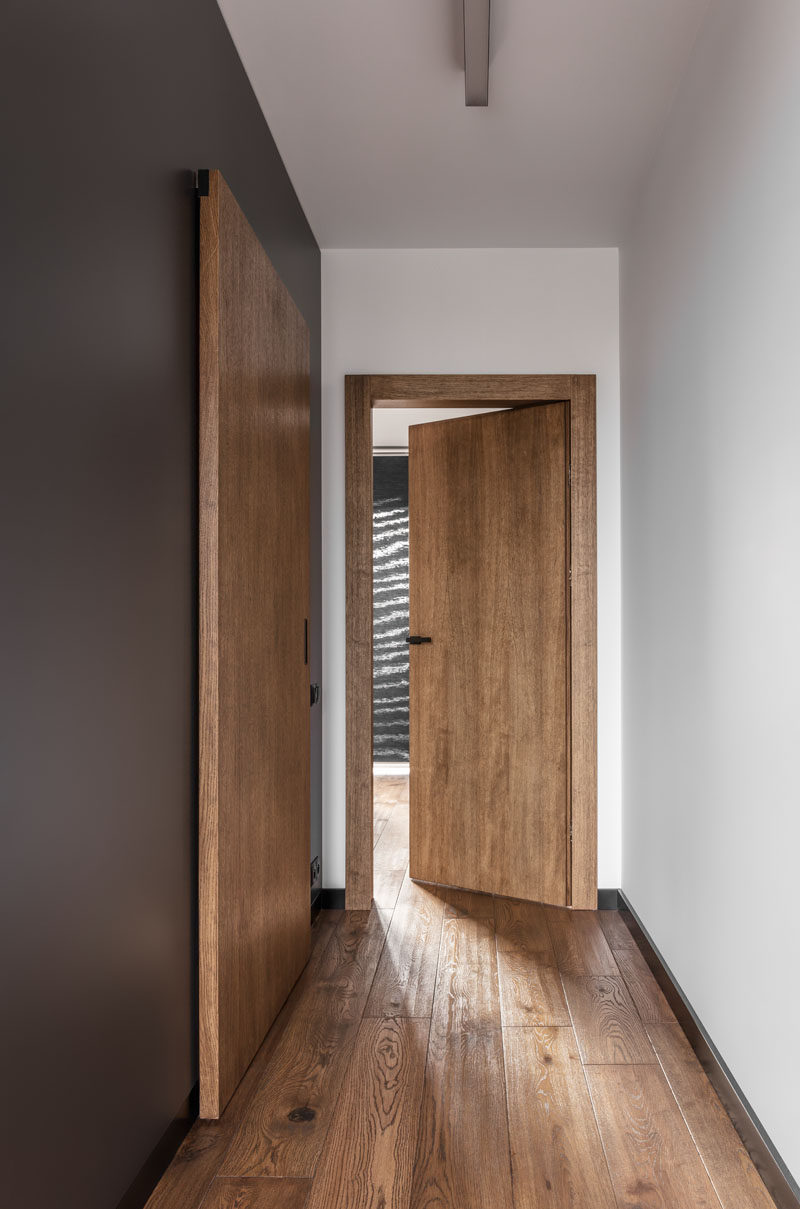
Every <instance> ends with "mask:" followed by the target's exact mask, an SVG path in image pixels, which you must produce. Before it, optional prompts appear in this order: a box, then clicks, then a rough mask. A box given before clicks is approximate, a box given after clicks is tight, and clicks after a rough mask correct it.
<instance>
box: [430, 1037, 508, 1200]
mask: <svg viewBox="0 0 800 1209" xmlns="http://www.w3.org/2000/svg"><path fill="white" fill-rule="evenodd" d="M511 1198H512V1194H511V1161H510V1156H509V1142H508V1125H507V1117H506V1105H505V1088H504V1074H503V1041H502V1033H501V1031H500V1030H499V1029H491V1030H489V1031H487V1032H471V1033H463V1032H462V1033H453V1034H451V1035H450V1036H448V1037H437V1036H436V1035H435V1034H434V1033H432V1034H431V1039H430V1044H429V1047H428V1059H427V1063H426V1067H425V1086H424V1090H423V1094H422V1108H421V1112H420V1122H419V1136H418V1141H417V1152H416V1157H415V1160H414V1176H413V1183H412V1188H411V1200H410V1203H409V1209H511V1205H512V1199H511Z"/></svg>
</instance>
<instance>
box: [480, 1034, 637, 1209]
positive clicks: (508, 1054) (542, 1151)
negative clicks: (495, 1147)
mask: <svg viewBox="0 0 800 1209" xmlns="http://www.w3.org/2000/svg"><path fill="white" fill-rule="evenodd" d="M503 1046H504V1050H505V1072H506V1087H507V1089H508V1122H509V1133H510V1138H511V1170H512V1178H513V1187H514V1209H616V1201H615V1199H614V1193H613V1190H612V1187H611V1180H610V1178H609V1174H608V1167H607V1166H606V1160H605V1155H604V1154H603V1147H602V1144H601V1141H600V1135H599V1133H598V1131H597V1125H596V1122H595V1118H594V1113H593V1111H592V1104H591V1100H590V1099H589V1091H588V1088H587V1086H586V1080H585V1078H584V1074H583V1068H582V1066H581V1062H580V1058H579V1056H578V1047H577V1045H576V1043H575V1037H574V1035H573V1032H572V1029H571V1028H512V1029H504V1030H503Z"/></svg>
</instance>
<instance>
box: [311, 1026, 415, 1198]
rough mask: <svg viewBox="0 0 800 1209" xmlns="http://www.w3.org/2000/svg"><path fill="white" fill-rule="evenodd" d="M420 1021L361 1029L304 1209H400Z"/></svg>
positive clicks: (406, 1188) (409, 1154)
mask: <svg viewBox="0 0 800 1209" xmlns="http://www.w3.org/2000/svg"><path fill="white" fill-rule="evenodd" d="M427 1048H428V1021H427V1020H393V1019H378V1020H365V1021H363V1022H362V1024H361V1026H360V1028H359V1032H358V1038H357V1040H356V1045H355V1049H354V1052H353V1057H352V1060H351V1062H350V1068H349V1071H348V1075H347V1079H346V1081H345V1084H344V1087H343V1088H342V1093H341V1095H340V1097H339V1102H338V1104H337V1106H336V1112H335V1114H334V1119H333V1123H332V1125H331V1128H330V1131H329V1133H328V1137H327V1141H326V1143H325V1148H324V1150H323V1153H322V1156H321V1158H320V1162H319V1168H318V1171H317V1175H316V1178H315V1180H314V1187H313V1191H312V1194H311V1198H310V1201H309V1209H332V1207H333V1206H349V1207H351V1209H361V1207H363V1209H368V1207H369V1209H407V1206H408V1198H409V1193H410V1189H411V1177H412V1166H413V1162H414V1154H415V1149H416V1141H417V1129H418V1123H419V1107H420V1099H421V1096H422V1081H423V1075H424V1072H425V1056H426V1052H427Z"/></svg>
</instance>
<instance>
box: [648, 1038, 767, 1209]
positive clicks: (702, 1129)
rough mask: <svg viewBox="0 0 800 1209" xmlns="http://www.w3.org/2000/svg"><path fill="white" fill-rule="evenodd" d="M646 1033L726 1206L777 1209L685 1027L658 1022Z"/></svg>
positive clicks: (734, 1208)
mask: <svg viewBox="0 0 800 1209" xmlns="http://www.w3.org/2000/svg"><path fill="white" fill-rule="evenodd" d="M647 1032H648V1034H649V1036H650V1040H651V1041H652V1043H653V1047H654V1049H655V1051H656V1054H657V1056H658V1060H659V1062H660V1063H661V1067H662V1070H663V1071H664V1074H665V1075H666V1077H667V1081H668V1082H669V1085H670V1087H671V1088H672V1093H673V1095H674V1096H675V1099H676V1100H677V1102H678V1106H679V1108H680V1110H681V1112H682V1113H683V1118H684V1120H685V1121H686V1124H687V1125H688V1127H689V1132H690V1133H691V1135H692V1137H693V1138H694V1141H695V1145H696V1146H697V1149H698V1150H699V1151H700V1155H701V1157H702V1159H703V1162H704V1164H705V1167H706V1170H707V1171H708V1174H709V1176H710V1178H711V1183H712V1184H713V1185H714V1189H715V1191H716V1193H717V1196H718V1197H719V1199H720V1201H721V1203H722V1206H723V1209H775V1205H774V1202H773V1200H772V1197H771V1196H770V1195H769V1193H768V1192H767V1190H766V1188H765V1187H764V1184H763V1182H762V1180H761V1177H760V1176H759V1174H758V1172H757V1171H756V1168H755V1167H754V1165H753V1161H752V1159H751V1158H750V1156H749V1154H748V1153H747V1151H746V1150H745V1148H744V1146H743V1145H742V1142H741V1140H740V1138H739V1135H738V1134H737V1132H736V1130H735V1129H734V1127H733V1123H732V1121H731V1119H730V1117H729V1116H728V1114H727V1113H726V1111H725V1109H724V1108H723V1106H722V1103H721V1101H720V1099H719V1096H718V1095H717V1093H716V1092H715V1091H714V1088H713V1087H712V1086H711V1084H710V1083H709V1081H708V1078H707V1077H706V1074H705V1071H704V1070H703V1068H702V1066H701V1065H700V1063H699V1062H698V1060H697V1057H696V1055H695V1053H694V1051H693V1049H692V1047H691V1046H690V1044H689V1042H688V1040H687V1039H686V1035H685V1033H684V1032H683V1029H682V1028H681V1027H680V1025H679V1024H654V1025H648V1029H647Z"/></svg>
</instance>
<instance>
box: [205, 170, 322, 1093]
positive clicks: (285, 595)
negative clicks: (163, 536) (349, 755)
mask: <svg viewBox="0 0 800 1209" xmlns="http://www.w3.org/2000/svg"><path fill="white" fill-rule="evenodd" d="M209 176H210V180H209V193H208V196H207V197H203V198H201V202H200V753H199V754H200V875H199V895H200V1113H201V1116H203V1117H216V1116H219V1114H220V1113H221V1111H222V1109H223V1108H224V1107H225V1104H226V1103H227V1101H228V1100H229V1098H230V1096H231V1094H232V1092H233V1090H234V1089H235V1087H236V1085H237V1084H238V1082H239V1080H240V1079H241V1077H242V1075H243V1074H244V1072H245V1070H246V1069H247V1066H248V1065H249V1063H250V1060H251V1059H252V1057H253V1055H254V1053H255V1051H256V1049H257V1048H258V1046H259V1045H260V1043H261V1041H262V1039H263V1037H264V1035H265V1033H266V1032H267V1030H268V1028H269V1026H270V1025H271V1023H272V1021H273V1020H274V1018H275V1016H276V1014H277V1012H278V1010H279V1009H280V1007H281V1005H282V1003H283V1002H284V1000H285V999H286V996H287V995H288V993H289V991H290V989H291V987H292V985H293V984H294V982H295V981H296V979H297V976H298V974H299V973H300V971H301V969H302V968H303V965H304V964H305V962H306V960H307V957H308V946H309V888H308V886H309V883H308V869H309V805H308V804H309V750H310V749H309V680H308V667H307V663H306V635H305V625H306V619H307V618H308V606H309V336H308V329H307V327H306V325H305V322H304V321H303V318H302V316H301V315H300V313H299V311H298V310H297V308H296V307H295V305H294V303H293V301H292V299H291V297H290V295H289V293H288V291H287V289H286V287H285V286H284V285H283V283H282V282H281V280H280V278H279V277H278V275H277V273H276V272H275V270H274V268H273V267H272V264H271V263H270V260H269V258H268V256H267V254H266V252H265V251H264V249H263V248H262V246H261V244H260V243H259V241H258V239H257V238H256V236H255V234H254V232H253V231H252V229H251V228H250V226H249V224H248V222H247V220H246V218H245V217H244V215H243V213H242V211H241V210H240V209H239V206H238V205H237V203H236V200H235V198H234V197H233V195H232V193H231V192H230V190H229V189H228V187H227V185H226V184H225V181H224V180H223V179H222V177H221V176H220V174H219V173H218V172H211V173H210V174H209Z"/></svg>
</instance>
